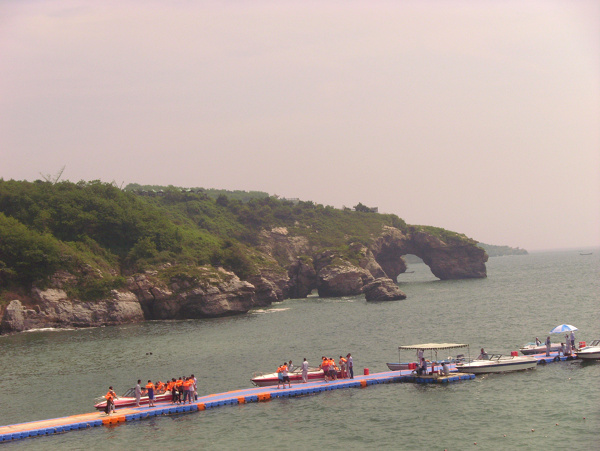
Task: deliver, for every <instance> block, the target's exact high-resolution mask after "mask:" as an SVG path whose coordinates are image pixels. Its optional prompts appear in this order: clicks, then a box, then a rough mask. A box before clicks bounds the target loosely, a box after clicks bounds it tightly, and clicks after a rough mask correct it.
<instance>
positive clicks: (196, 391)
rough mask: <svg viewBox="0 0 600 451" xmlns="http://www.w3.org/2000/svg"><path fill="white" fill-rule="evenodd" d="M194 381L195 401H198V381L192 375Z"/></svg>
mask: <svg viewBox="0 0 600 451" xmlns="http://www.w3.org/2000/svg"><path fill="white" fill-rule="evenodd" d="M192 380H193V381H194V385H193V389H194V401H198V379H196V376H194V375H193V374H192Z"/></svg>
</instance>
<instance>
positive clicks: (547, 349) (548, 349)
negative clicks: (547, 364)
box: [546, 335, 552, 357]
mask: <svg viewBox="0 0 600 451" xmlns="http://www.w3.org/2000/svg"><path fill="white" fill-rule="evenodd" d="M550 346H552V343H550V335H548V337H546V357H548V356H549V355H550Z"/></svg>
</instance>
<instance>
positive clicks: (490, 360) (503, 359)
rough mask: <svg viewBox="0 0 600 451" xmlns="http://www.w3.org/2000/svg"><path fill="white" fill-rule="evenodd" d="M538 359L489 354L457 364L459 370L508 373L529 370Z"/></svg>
mask: <svg viewBox="0 0 600 451" xmlns="http://www.w3.org/2000/svg"><path fill="white" fill-rule="evenodd" d="M537 363H538V362H537V359H536V358H535V357H531V356H528V355H502V354H489V355H486V356H483V357H481V356H480V357H478V358H477V359H476V360H471V361H470V362H462V363H461V362H459V363H457V364H456V368H457V369H458V371H461V372H465V373H474V374H485V373H507V372H509V371H519V370H529V369H533V368H535V367H536V366H537Z"/></svg>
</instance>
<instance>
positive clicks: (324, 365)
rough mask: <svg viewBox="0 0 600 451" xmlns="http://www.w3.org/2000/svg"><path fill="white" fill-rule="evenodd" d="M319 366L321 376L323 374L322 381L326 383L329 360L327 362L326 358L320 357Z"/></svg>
mask: <svg viewBox="0 0 600 451" xmlns="http://www.w3.org/2000/svg"><path fill="white" fill-rule="evenodd" d="M321 360H322V361H321V364H320V365H319V368H321V369H322V370H323V374H324V376H325V377H324V379H325V382H328V377H329V360H327V357H325V356H323V357H321Z"/></svg>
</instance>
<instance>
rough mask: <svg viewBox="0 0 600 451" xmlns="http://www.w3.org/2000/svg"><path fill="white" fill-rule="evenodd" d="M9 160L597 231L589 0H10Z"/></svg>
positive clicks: (598, 164)
mask: <svg viewBox="0 0 600 451" xmlns="http://www.w3.org/2000/svg"><path fill="white" fill-rule="evenodd" d="M0 157H1V159H0V177H1V178H4V179H5V180H8V179H16V180H30V181H32V180H35V179H40V178H41V176H40V172H41V173H44V174H48V173H56V172H57V171H58V170H59V169H60V168H61V167H62V166H63V165H66V169H65V172H64V175H63V179H68V180H71V181H74V182H77V181H79V180H87V181H89V180H97V179H100V180H102V181H106V182H111V181H113V180H114V181H116V182H117V183H118V184H119V185H120V184H121V183H122V182H125V184H127V183H130V182H135V183H141V184H157V185H170V184H171V185H175V186H186V187H197V186H199V187H205V188H225V189H232V190H233V189H240V190H248V191H249V190H259V191H266V192H268V193H271V194H278V195H280V196H284V197H299V198H301V199H303V200H313V201H315V202H317V203H321V204H324V205H333V206H335V207H341V206H343V205H346V206H349V207H352V206H354V205H356V204H357V203H358V202H362V203H363V204H366V205H368V206H378V207H379V211H380V212H385V213H395V214H397V215H398V216H400V217H402V218H404V219H405V220H406V221H407V222H408V223H411V224H427V225H434V226H438V227H443V228H446V229H450V230H454V231H458V232H461V233H465V234H467V235H468V236H470V237H472V238H474V239H476V240H479V241H482V242H485V243H490V244H498V245H510V246H519V247H523V248H526V249H528V250H536V249H553V248H564V247H584V246H599V245H600V2H597V1H576V0H565V1H551V0H540V1H523V0H517V1H512V0H508V1H485V0H473V1H448V0H446V1H426V0H418V1H417V0H415V1H366V0H365V1H352V0H345V1H341V0H340V1H327V0H321V1H311V0H302V1H300V0H298V1H287V0H276V1H263V0H253V1H241V0H239V1H234V0H229V1H227V0H221V1H216V0H215V1H191V0H190V1H186V0H180V1H166V0H164V1H160V0H144V1H141V0H140V1H134V0H118V1H112V0H102V1H97V0H94V1H91V0H89V1H87V0H53V1H33V0H12V1H11V0H0Z"/></svg>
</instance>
